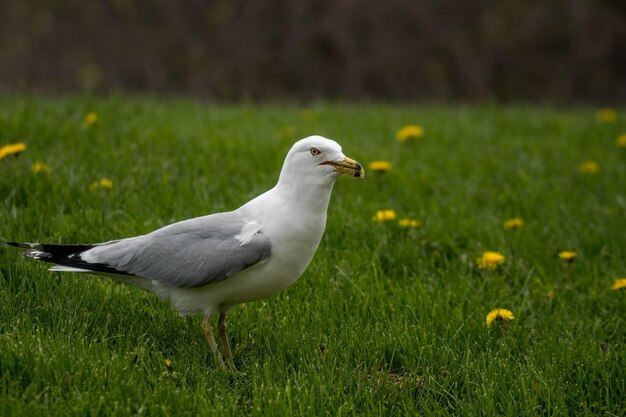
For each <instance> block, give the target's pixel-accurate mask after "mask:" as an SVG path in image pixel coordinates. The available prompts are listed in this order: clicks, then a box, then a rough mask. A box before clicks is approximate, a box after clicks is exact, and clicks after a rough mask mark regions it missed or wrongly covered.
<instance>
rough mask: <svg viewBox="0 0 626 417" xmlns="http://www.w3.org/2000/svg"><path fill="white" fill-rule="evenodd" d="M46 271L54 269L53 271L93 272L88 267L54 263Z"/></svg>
mask: <svg viewBox="0 0 626 417" xmlns="http://www.w3.org/2000/svg"><path fill="white" fill-rule="evenodd" d="M48 271H54V272H91V273H93V271H90V270H88V269H83V268H76V267H74V266H63V265H55V266H53V267H50V268H48Z"/></svg>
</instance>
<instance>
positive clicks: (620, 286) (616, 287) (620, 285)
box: [611, 278, 626, 290]
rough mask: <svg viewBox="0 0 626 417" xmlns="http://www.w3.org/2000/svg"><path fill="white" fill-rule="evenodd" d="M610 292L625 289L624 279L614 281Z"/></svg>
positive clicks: (625, 279) (625, 282)
mask: <svg viewBox="0 0 626 417" xmlns="http://www.w3.org/2000/svg"><path fill="white" fill-rule="evenodd" d="M611 289H612V290H623V289H626V278H619V279H616V280H615V282H614V283H613V286H612V287H611Z"/></svg>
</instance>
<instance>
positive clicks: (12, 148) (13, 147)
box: [0, 142, 26, 159]
mask: <svg viewBox="0 0 626 417" xmlns="http://www.w3.org/2000/svg"><path fill="white" fill-rule="evenodd" d="M25 150H26V144H24V143H21V142H18V143H12V144H10V145H4V146H3V147H1V148H0V159H3V158H4V157H6V156H9V155H17V154H19V153H21V152H24V151H25Z"/></svg>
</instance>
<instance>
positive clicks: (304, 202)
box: [272, 176, 335, 213]
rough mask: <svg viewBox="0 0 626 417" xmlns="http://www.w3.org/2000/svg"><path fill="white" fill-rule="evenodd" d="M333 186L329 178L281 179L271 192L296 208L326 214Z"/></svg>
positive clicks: (333, 183) (332, 180) (332, 181)
mask: <svg viewBox="0 0 626 417" xmlns="http://www.w3.org/2000/svg"><path fill="white" fill-rule="evenodd" d="M334 185H335V180H334V179H330V180H329V178H319V177H313V176H312V177H307V178H304V179H302V178H300V179H298V180H294V179H289V178H283V177H281V178H280V180H279V181H278V183H277V184H276V186H275V187H274V188H273V190H272V191H273V192H275V193H276V194H277V195H281V196H282V197H283V198H285V199H287V200H289V201H290V204H293V205H295V206H297V207H303V208H306V209H307V210H314V211H315V212H322V211H323V212H324V213H326V210H327V209H328V203H329V202H330V195H331V194H332V191H333V186H334Z"/></svg>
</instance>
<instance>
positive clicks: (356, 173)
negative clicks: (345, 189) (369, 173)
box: [279, 136, 365, 185]
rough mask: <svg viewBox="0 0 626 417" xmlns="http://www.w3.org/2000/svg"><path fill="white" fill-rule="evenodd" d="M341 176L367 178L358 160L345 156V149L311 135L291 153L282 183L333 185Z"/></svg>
mask: <svg viewBox="0 0 626 417" xmlns="http://www.w3.org/2000/svg"><path fill="white" fill-rule="evenodd" d="M341 174H348V175H350V176H352V177H356V178H365V170H364V169H363V166H361V164H359V163H358V162H357V161H355V160H353V159H351V158H348V157H347V156H345V155H344V154H343V152H342V150H341V146H340V145H339V144H338V143H337V142H335V141H334V140H331V139H326V138H325V137H322V136H309V137H308V138H304V139H301V140H299V141H298V142H296V143H295V144H294V145H293V146H292V147H291V150H289V153H288V154H287V157H286V158H285V162H284V163H283V169H282V171H281V172H280V180H279V182H292V181H294V180H295V181H297V182H298V183H300V184H303V183H309V184H320V185H332V184H333V183H334V182H335V179H337V177H338V176H339V175H341Z"/></svg>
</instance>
